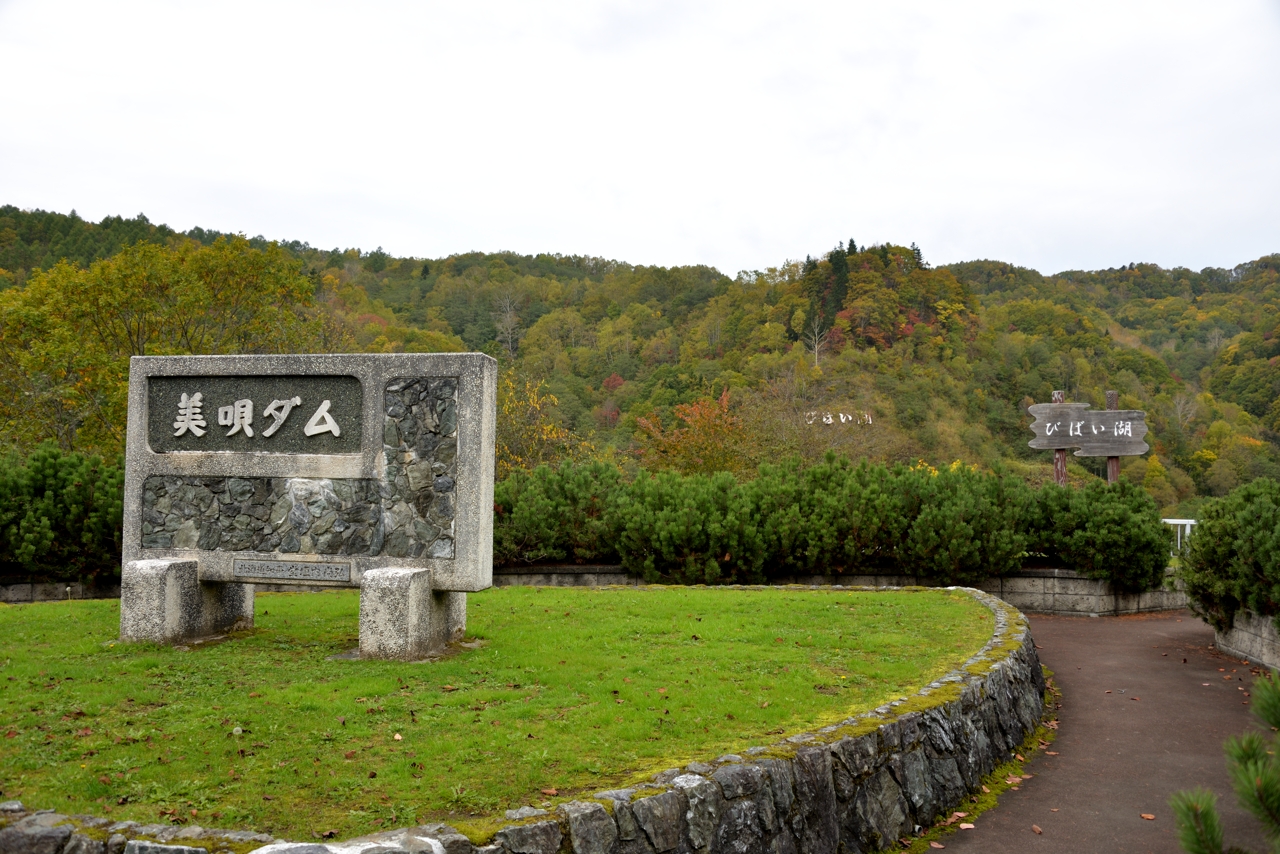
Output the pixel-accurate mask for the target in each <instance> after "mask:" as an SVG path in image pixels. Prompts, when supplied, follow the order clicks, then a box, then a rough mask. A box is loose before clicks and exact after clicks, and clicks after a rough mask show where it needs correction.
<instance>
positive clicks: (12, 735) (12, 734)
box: [4, 729, 18, 738]
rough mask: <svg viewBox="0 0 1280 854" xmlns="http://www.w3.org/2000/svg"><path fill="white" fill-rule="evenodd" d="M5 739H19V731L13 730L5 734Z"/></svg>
mask: <svg viewBox="0 0 1280 854" xmlns="http://www.w3.org/2000/svg"><path fill="white" fill-rule="evenodd" d="M4 737H5V738H17V737H18V731H17V730H13V729H11V730H9V731H8V732H6V733H5V734H4Z"/></svg>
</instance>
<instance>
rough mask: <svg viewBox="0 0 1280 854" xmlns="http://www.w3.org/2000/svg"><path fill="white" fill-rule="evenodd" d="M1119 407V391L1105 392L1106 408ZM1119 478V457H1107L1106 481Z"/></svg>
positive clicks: (1113, 480) (1113, 481) (1109, 481)
mask: <svg viewBox="0 0 1280 854" xmlns="http://www.w3.org/2000/svg"><path fill="white" fill-rule="evenodd" d="M1119 408H1120V393H1119V392H1115V391H1108V392H1107V409H1109V410H1116V409H1119ZM1119 479H1120V458H1119V457H1107V483H1115V482H1116V481H1117V480H1119Z"/></svg>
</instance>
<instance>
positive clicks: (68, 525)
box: [0, 445, 124, 582]
mask: <svg viewBox="0 0 1280 854" xmlns="http://www.w3.org/2000/svg"><path fill="white" fill-rule="evenodd" d="M123 490H124V468H123V466H121V465H120V464H118V463H117V464H110V463H104V462H103V461H102V460H101V459H100V458H99V457H90V456H84V455H83V454H75V453H71V454H65V453H63V452H62V451H59V450H58V449H57V448H56V447H54V446H52V445H43V446H41V447H40V448H37V449H36V450H35V451H34V452H32V454H31V456H29V457H27V458H26V459H25V460H24V459H21V458H20V457H17V456H15V455H12V454H11V455H9V456H8V457H4V458H0V580H4V581H10V582H12V581H24V582H25V581H39V582H45V581H83V582H93V581H97V580H106V579H111V578H119V576H120V529H121V524H122V512H123V503H122V496H123Z"/></svg>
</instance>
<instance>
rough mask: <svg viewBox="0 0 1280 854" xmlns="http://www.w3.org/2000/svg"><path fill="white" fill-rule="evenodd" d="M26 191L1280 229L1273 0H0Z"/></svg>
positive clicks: (278, 203) (0, 178) (244, 227)
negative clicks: (926, 0)
mask: <svg viewBox="0 0 1280 854" xmlns="http://www.w3.org/2000/svg"><path fill="white" fill-rule="evenodd" d="M0 78H2V79H3V81H4V82H3V83H2V84H0V204H14V205H18V206H19V207H22V208H42V209H45V210H55V211H62V212H67V211H70V210H71V209H72V208H74V209H76V210H77V211H78V212H79V213H80V215H81V216H83V217H86V218H88V219H93V220H98V219H101V218H102V217H104V216H107V215H112V214H122V215H125V216H131V215H133V214H136V213H139V212H143V213H145V214H146V215H147V216H148V217H150V218H151V220H152V221H154V222H164V223H167V224H169V225H170V226H173V227H174V228H178V229H182V230H185V229H187V228H190V227H192V226H196V225H200V226H204V227H206V228H216V229H220V230H224V231H241V232H245V233H247V234H249V235H255V234H263V235H266V236H267V237H271V238H280V239H299V240H305V241H308V242H310V243H311V244H312V245H315V246H319V247H323V248H330V247H333V246H338V247H342V248H347V247H352V246H358V247H360V248H362V249H364V250H366V251H368V250H370V249H373V248H374V247H376V246H378V245H381V246H382V247H384V248H385V249H386V250H387V251H388V252H391V253H392V254H396V255H414V256H425V257H438V256H442V255H447V254H451V253H455V252H465V251H470V250H484V251H497V250H515V251H518V252H522V253H535V252H560V253H565V254H589V255H600V256H606V257H610V258H616V259H620V260H625V261H630V262H632V263H637V264H664V265H665V264H694V263H705V264H713V265H715V266H716V267H718V268H720V269H721V270H723V271H725V272H727V273H729V274H730V275H732V274H733V273H735V272H737V271H738V270H741V269H758V268H763V267H766V266H770V265H776V264H779V263H781V262H782V261H784V260H786V259H788V258H803V257H804V256H805V254H806V253H812V254H815V255H817V254H819V253H821V252H823V251H825V250H827V249H829V248H830V247H832V246H834V245H835V243H836V241H838V240H848V239H849V238H851V237H852V238H853V239H855V240H856V241H857V242H858V243H860V244H867V243H878V242H883V241H892V242H895V243H901V244H909V243H911V242H912V241H915V242H916V243H918V244H919V245H920V246H921V248H922V249H923V250H924V254H925V258H926V259H927V260H928V261H930V262H933V263H935V264H937V263H945V262H949V261H961V260H971V259H974V258H998V259H1002V260H1007V261H1012V262H1015V263H1018V264H1023V265H1026V266H1031V267H1035V268H1037V269H1040V270H1042V271H1044V272H1051V271H1058V270H1063V269H1079V268H1089V269H1093V268H1100V267H1111V266H1117V265H1120V264H1124V263H1127V262H1129V261H1154V262H1156V263H1158V264H1161V265H1162V266H1166V267H1170V266H1179V265H1184V266H1189V267H1192V268H1196V269H1199V268H1201V267H1204V266H1209V265H1213V266H1228V267H1229V266H1233V265H1235V264H1237V263H1240V262H1242V261H1247V260H1251V259H1253V258H1256V257H1258V256H1260V255H1264V254H1268V253H1273V252H1280V2H1278V0H1268V2H1258V1H1255V2H1249V0H1239V2H1235V0H1233V1H1232V2H1216V3H1207V2H1196V3H1182V2H1170V0H1159V2H1118V0H1107V2H1071V3H1056V4H1049V3H1027V2H1025V0H1023V1H1022V2H1008V3H998V2H968V3H955V2H937V3H903V2H877V3H858V2H847V0H846V2H827V3H801V2H795V0H791V2H786V3H782V2H778V3H772V4H769V3H753V2H746V0H737V2H726V3H696V2H689V0H681V2H661V0H647V2H612V3H606V2H599V3H589V2H583V3H573V2H563V0H562V2H556V3H547V4H538V3H529V2H512V3H486V2H468V3H457V2H450V3H428V2H413V3H394V2H386V3H377V2H364V3H352V2H345V3H333V4H326V3H319V2H305V3H303V2H297V3H284V2H280V3H271V2H263V0H256V2H245V3H236V2H226V0H224V2H219V3H194V2H170V3H159V2H157V3H146V2H131V0H114V2H110V3H103V2H84V3H63V2H53V0H39V2H36V1H35V0H0Z"/></svg>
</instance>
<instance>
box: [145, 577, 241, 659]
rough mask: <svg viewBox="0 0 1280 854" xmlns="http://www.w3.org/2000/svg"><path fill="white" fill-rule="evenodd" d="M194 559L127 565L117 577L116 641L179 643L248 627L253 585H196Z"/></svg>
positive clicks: (197, 582)
mask: <svg viewBox="0 0 1280 854" xmlns="http://www.w3.org/2000/svg"><path fill="white" fill-rule="evenodd" d="M197 569H198V565H197V563H196V562H195V561H194V560H133V561H129V562H128V563H126V564H125V565H124V571H123V573H121V577H120V640H123V641H154V642H156V643H181V642H183V641H190V640H196V639H198V638H202V637H209V636H211V635H218V634H223V633H225V632H230V631H235V630H236V629H248V628H253V585H252V584H238V583H202V582H201V581H200V580H199V577H198V574H197Z"/></svg>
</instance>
